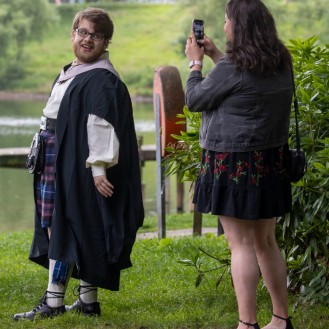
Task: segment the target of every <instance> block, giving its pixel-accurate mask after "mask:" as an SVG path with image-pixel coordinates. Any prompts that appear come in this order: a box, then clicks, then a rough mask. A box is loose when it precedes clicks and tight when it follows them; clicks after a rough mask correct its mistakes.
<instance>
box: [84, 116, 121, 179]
mask: <svg viewBox="0 0 329 329" xmlns="http://www.w3.org/2000/svg"><path fill="white" fill-rule="evenodd" d="M87 134H88V146H89V157H88V158H87V160H86V167H87V168H89V167H91V169H92V173H93V176H100V175H105V170H106V169H107V168H110V167H113V166H115V165H116V164H117V163H118V160H119V147H120V143H119V140H118V138H117V135H116V133H115V131H114V127H113V126H112V125H111V124H110V123H109V122H107V121H106V120H104V119H102V118H100V117H98V116H96V115H94V114H90V115H89V116H88V122H87Z"/></svg>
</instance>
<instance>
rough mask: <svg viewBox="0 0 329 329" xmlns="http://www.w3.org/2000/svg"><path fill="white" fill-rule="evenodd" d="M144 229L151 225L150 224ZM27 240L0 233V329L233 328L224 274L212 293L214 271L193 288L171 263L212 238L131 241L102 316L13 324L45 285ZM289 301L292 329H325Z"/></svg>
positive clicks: (187, 274) (322, 312) (264, 298)
mask: <svg viewBox="0 0 329 329" xmlns="http://www.w3.org/2000/svg"><path fill="white" fill-rule="evenodd" d="M178 219H179V218H178V217H176V218H175V219H174V221H177V220H178ZM170 221H171V218H168V222H170ZM150 226H153V227H154V226H156V223H155V218H153V224H150ZM168 226H171V225H168ZM31 238H32V231H23V232H14V233H6V234H4V233H1V234H0V250H1V259H0V304H1V308H0V328H3V329H7V328H13V329H14V328H78V329H82V328H133V329H137V328H139V329H141V328H144V329H146V328H163V329H164V328H208V329H211V328H216V329H224V328H225V329H234V328H236V326H237V320H238V314H237V305H236V301H235V296H234V293H233V289H232V286H231V282H230V277H229V275H228V274H226V275H225V276H224V281H223V282H222V283H221V284H220V285H219V287H218V288H217V289H215V281H216V277H217V276H218V274H219V273H210V276H209V277H208V284H207V282H203V283H201V285H200V286H199V287H198V288H195V286H194V282H195V279H196V272H195V270H194V269H193V268H192V267H186V266H184V265H181V264H179V263H178V260H180V259H187V258H192V257H193V256H194V255H196V254H197V252H198V247H202V248H203V249H205V250H207V251H209V252H210V253H212V254H214V255H216V254H218V253H220V251H221V250H223V249H224V248H226V247H227V244H226V241H225V239H224V238H223V237H216V236H214V235H212V234H207V235H206V236H204V237H201V238H197V237H195V238H193V237H184V238H175V239H172V238H166V239H162V240H158V239H144V240H143V239H138V240H137V242H136V244H135V246H134V249H133V253H132V260H133V264H134V266H133V267H132V268H130V269H128V270H125V271H123V272H122V278H121V288H120V291H119V292H109V291H107V290H104V289H100V290H99V300H100V302H101V307H102V316H101V317H99V318H97V319H91V318H85V317H81V316H78V315H75V314H65V315H64V316H60V317H57V318H54V319H47V320H37V321H34V322H29V321H20V322H15V321H13V320H12V315H13V314H14V313H17V312H23V311H28V310H31V309H32V308H33V307H34V306H35V305H36V304H37V303H38V300H39V298H41V296H42V295H43V293H44V291H45V289H46V287H47V271H46V270H45V269H43V268H41V267H40V266H38V265H35V264H34V263H32V262H30V261H28V259H27V257H28V252H29V248H30V242H31ZM207 262H209V260H207ZM211 265H212V264H208V265H207V266H211ZM246 270H247V269H246ZM77 284H78V281H77V280H74V279H72V280H71V281H70V284H69V287H68V291H67V294H66V298H65V301H66V303H72V302H74V301H75V298H76V297H75V296H74V295H73V293H72V290H73V289H74V287H75V286H76V285H77ZM296 300H297V299H296V296H293V295H290V296H289V305H290V313H291V315H292V316H293V322H294V324H295V328H297V329H301V328H303V329H320V328H321V329H324V328H328V325H329V318H328V310H327V308H326V307H324V306H321V305H299V306H297V308H296V311H295V313H294V312H293V310H292V307H293V305H294V304H295V302H296ZM258 314H259V318H258V320H259V323H260V324H261V325H264V324H265V323H267V321H268V320H269V319H270V317H271V305H270V301H269V296H268V294H267V292H266V289H264V288H263V287H262V285H261V284H260V285H259V290H258Z"/></svg>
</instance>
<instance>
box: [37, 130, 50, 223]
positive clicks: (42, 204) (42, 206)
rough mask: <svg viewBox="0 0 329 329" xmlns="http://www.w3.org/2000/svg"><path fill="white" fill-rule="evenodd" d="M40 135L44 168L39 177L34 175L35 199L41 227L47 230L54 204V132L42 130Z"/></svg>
mask: <svg viewBox="0 0 329 329" xmlns="http://www.w3.org/2000/svg"><path fill="white" fill-rule="evenodd" d="M40 135H41V138H42V139H43V140H44V151H45V166H44V171H43V173H42V174H41V175H38V174H36V175H35V199H36V210H37V213H38V216H39V218H40V220H41V227H42V228H47V227H50V226H51V220H52V216H53V210H54V202H55V173H54V165H55V163H54V161H55V132H54V131H50V130H44V131H42V132H41V134H40Z"/></svg>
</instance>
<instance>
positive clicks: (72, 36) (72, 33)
mask: <svg viewBox="0 0 329 329" xmlns="http://www.w3.org/2000/svg"><path fill="white" fill-rule="evenodd" d="M74 38H75V31H74V30H72V32H71V41H73V40H74Z"/></svg>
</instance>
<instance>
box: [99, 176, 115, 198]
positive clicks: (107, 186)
mask: <svg viewBox="0 0 329 329" xmlns="http://www.w3.org/2000/svg"><path fill="white" fill-rule="evenodd" d="M94 182H95V186H96V188H97V190H98V192H99V193H100V194H102V195H103V196H104V197H105V198H107V197H109V196H112V194H113V189H114V186H113V185H112V184H111V183H110V182H109V181H108V180H107V178H106V176H105V175H102V176H95V177H94Z"/></svg>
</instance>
